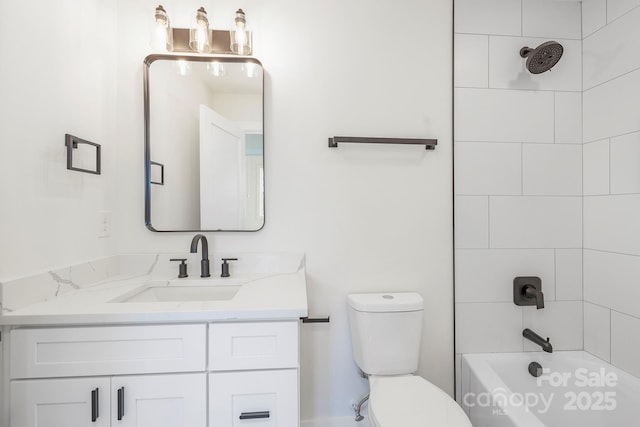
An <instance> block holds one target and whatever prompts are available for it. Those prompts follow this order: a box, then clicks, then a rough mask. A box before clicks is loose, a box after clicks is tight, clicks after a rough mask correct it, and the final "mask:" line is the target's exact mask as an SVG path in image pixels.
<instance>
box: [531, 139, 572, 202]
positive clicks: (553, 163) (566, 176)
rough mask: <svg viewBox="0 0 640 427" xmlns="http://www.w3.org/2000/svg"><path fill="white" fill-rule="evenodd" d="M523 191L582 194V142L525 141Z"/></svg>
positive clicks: (533, 194)
mask: <svg viewBox="0 0 640 427" xmlns="http://www.w3.org/2000/svg"><path fill="white" fill-rule="evenodd" d="M522 190H523V194H524V195H531V196H544V195H548V196H580V195H582V145H573V144H571V145H561V144H524V146H523V147H522Z"/></svg>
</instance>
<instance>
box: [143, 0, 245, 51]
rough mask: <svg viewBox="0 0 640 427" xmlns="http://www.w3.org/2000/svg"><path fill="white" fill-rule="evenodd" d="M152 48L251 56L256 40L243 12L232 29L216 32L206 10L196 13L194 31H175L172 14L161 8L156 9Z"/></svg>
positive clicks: (202, 9)
mask: <svg viewBox="0 0 640 427" xmlns="http://www.w3.org/2000/svg"><path fill="white" fill-rule="evenodd" d="M151 47H152V48H153V50H155V51H157V52H197V53H205V54H206V53H214V54H236V55H243V56H249V55H251V53H252V52H253V37H252V33H251V31H249V30H248V29H247V18H246V15H245V13H244V11H243V10H242V9H238V10H237V11H236V14H235V27H234V29H232V30H214V29H211V27H210V26H209V17H208V15H207V11H206V10H205V8H204V7H201V8H199V9H198V10H197V11H196V16H195V24H194V26H193V27H192V28H173V27H171V24H170V21H169V14H168V13H167V11H166V10H165V9H164V7H163V6H162V5H159V6H158V7H156V12H155V26H154V29H153V32H152V35H151Z"/></svg>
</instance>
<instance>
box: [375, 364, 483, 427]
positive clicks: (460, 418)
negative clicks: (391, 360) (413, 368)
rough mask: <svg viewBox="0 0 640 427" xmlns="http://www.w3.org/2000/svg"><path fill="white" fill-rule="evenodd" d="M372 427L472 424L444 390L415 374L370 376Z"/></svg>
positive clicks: (467, 426) (458, 425)
mask: <svg viewBox="0 0 640 427" xmlns="http://www.w3.org/2000/svg"><path fill="white" fill-rule="evenodd" d="M369 386H370V396H369V418H370V421H371V425H372V427H397V426H402V427H472V426H471V422H470V421H469V418H467V415H466V414H465V413H464V411H463V410H462V408H461V407H460V406H459V405H458V404H457V403H456V402H455V401H454V400H453V399H452V398H451V397H450V396H449V395H448V394H447V393H445V392H444V391H442V390H441V389H440V388H438V387H436V386H435V385H433V384H431V383H430V382H429V381H427V380H425V379H424V378H422V377H419V376H415V375H401V376H382V377H376V376H371V377H369Z"/></svg>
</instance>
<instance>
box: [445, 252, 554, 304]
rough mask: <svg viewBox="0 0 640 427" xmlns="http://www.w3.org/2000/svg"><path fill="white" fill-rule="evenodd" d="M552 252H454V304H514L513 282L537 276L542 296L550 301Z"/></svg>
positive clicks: (552, 294) (552, 293) (552, 272)
mask: <svg viewBox="0 0 640 427" xmlns="http://www.w3.org/2000/svg"><path fill="white" fill-rule="evenodd" d="M553 255H554V254H553V249H487V250H479V249H472V250H457V251H456V267H457V271H456V301H458V302H509V301H513V279H514V278H515V277H518V276H538V277H540V279H541V280H542V288H543V291H544V292H545V296H546V297H547V299H549V300H553V298H554V295H555V287H556V286H555V275H554V257H553Z"/></svg>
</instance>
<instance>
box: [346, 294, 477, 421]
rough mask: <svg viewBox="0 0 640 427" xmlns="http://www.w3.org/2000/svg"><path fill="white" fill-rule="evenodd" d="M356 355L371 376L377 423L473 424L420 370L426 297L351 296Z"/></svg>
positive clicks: (372, 409) (371, 412)
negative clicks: (419, 374)
mask: <svg viewBox="0 0 640 427" xmlns="http://www.w3.org/2000/svg"><path fill="white" fill-rule="evenodd" d="M347 299H348V303H349V324H350V325H351V344H352V346H353V356H354V359H355V362H356V364H357V365H358V367H359V368H360V369H361V370H362V372H364V373H365V374H367V375H368V377H369V388H370V392H369V418H370V421H371V424H372V426H373V427H398V426H402V427H431V426H433V427H436V426H437V427H472V426H471V422H470V421H469V419H468V418H467V416H466V414H465V413H464V411H463V410H462V408H461V407H460V406H459V405H458V404H457V403H456V402H455V401H454V400H453V399H452V398H451V397H450V396H449V395H448V394H446V393H445V392H444V391H442V390H441V389H439V388H438V387H436V386H435V385H433V384H431V383H430V382H429V381H427V380H425V379H424V378H422V377H419V376H416V375H412V374H413V372H415V371H417V370H418V362H419V355H420V337H421V332H422V313H423V311H424V304H423V301H422V297H421V296H420V295H419V294H417V293H413V292H401V293H367V294H351V295H349V296H348V298H347Z"/></svg>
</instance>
